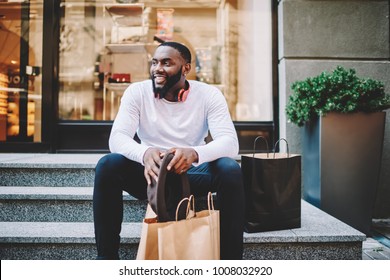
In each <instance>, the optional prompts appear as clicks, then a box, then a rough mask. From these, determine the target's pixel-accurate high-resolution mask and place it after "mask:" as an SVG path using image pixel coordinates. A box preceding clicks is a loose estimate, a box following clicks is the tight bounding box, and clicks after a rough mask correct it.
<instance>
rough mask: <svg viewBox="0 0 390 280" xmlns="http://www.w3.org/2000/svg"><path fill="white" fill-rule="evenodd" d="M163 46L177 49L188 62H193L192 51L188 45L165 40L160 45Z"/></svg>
mask: <svg viewBox="0 0 390 280" xmlns="http://www.w3.org/2000/svg"><path fill="white" fill-rule="evenodd" d="M163 46H167V47H171V48H174V49H176V50H177V51H178V52H179V53H180V55H181V56H182V58H183V59H184V60H185V61H186V62H187V63H191V52H190V50H189V49H188V48H187V47H186V46H184V45H182V44H180V43H177V42H164V43H162V44H160V45H159V47H163Z"/></svg>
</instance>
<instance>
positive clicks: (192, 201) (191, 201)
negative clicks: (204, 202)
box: [175, 195, 196, 222]
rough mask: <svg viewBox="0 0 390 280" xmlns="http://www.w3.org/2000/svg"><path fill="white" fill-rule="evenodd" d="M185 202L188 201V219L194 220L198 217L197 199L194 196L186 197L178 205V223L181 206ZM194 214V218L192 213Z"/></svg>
mask: <svg viewBox="0 0 390 280" xmlns="http://www.w3.org/2000/svg"><path fill="white" fill-rule="evenodd" d="M185 201H188V203H187V210H186V219H188V218H193V217H195V216H196V215H195V214H196V212H195V198H194V196H193V195H190V196H189V197H184V198H183V199H182V200H180V201H179V203H178V204H177V207H176V215H175V217H176V222H177V221H178V220H179V210H180V207H181V205H182V204H183V203H184V202H185ZM191 206H192V207H191ZM191 209H192V211H193V212H194V215H193V216H190V215H189V214H190V211H191Z"/></svg>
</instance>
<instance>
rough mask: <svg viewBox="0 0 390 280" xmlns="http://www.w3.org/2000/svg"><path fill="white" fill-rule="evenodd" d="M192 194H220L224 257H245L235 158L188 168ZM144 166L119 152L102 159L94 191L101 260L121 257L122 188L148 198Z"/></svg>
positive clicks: (239, 178) (241, 193)
mask: <svg viewBox="0 0 390 280" xmlns="http://www.w3.org/2000/svg"><path fill="white" fill-rule="evenodd" d="M187 174H188V178H189V181H190V185H191V193H192V194H194V196H195V197H199V196H206V195H207V193H208V192H209V191H211V192H216V193H217V201H216V208H217V209H219V210H220V232H221V237H220V240H221V259H242V251H243V227H244V211H245V210H244V207H245V205H244V201H245V200H244V189H243V182H242V174H241V168H240V166H239V165H238V163H237V162H236V161H235V160H234V159H231V158H220V159H218V160H215V161H213V162H209V163H204V164H201V165H199V166H197V167H194V166H192V167H191V168H190V169H189V170H188V171H187ZM146 186H147V183H146V179H145V177H144V166H143V165H141V164H139V163H138V162H134V161H131V160H129V159H127V158H125V157H124V156H122V155H119V154H114V153H112V154H108V155H106V156H104V157H103V158H102V159H100V161H99V162H98V164H97V166H96V172H95V186H94V192H93V212H94V223H95V237H96V244H97V251H98V256H97V259H119V255H118V250H119V243H120V236H119V235H120V231H121V224H122V220H123V200H122V191H126V192H128V193H129V194H130V195H132V196H134V197H135V198H137V199H142V200H144V199H146V198H147V195H146Z"/></svg>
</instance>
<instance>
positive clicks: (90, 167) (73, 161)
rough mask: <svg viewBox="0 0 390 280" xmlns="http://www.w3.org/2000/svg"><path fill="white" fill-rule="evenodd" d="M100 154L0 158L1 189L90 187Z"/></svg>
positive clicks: (0, 156)
mask: <svg viewBox="0 0 390 280" xmlns="http://www.w3.org/2000/svg"><path fill="white" fill-rule="evenodd" d="M101 157H103V154H0V170H1V172H0V182H1V185H3V186H50V187H91V186H93V181H94V175H95V170H94V169H95V166H96V163H97V162H98V161H99V159H100V158H101Z"/></svg>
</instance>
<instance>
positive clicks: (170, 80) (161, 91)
mask: <svg viewBox="0 0 390 280" xmlns="http://www.w3.org/2000/svg"><path fill="white" fill-rule="evenodd" d="M181 74H182V69H181V68H180V70H179V71H178V72H177V73H176V74H175V75H173V76H168V77H167V81H166V83H165V85H164V86H163V87H159V88H157V87H156V84H155V82H154V75H153V74H152V75H151V79H152V86H153V92H154V94H155V95H156V96H158V97H159V98H160V99H161V98H164V97H165V95H166V94H167V92H168V91H169V90H170V89H171V88H172V87H173V86H174V85H176V84H177V82H179V81H180V79H181Z"/></svg>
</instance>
